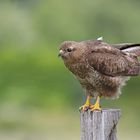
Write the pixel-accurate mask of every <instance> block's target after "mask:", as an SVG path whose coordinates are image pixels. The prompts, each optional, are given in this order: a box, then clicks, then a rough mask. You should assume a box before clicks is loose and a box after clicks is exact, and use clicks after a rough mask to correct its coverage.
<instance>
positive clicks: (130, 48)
mask: <svg viewBox="0 0 140 140" xmlns="http://www.w3.org/2000/svg"><path fill="white" fill-rule="evenodd" d="M112 46H113V47H115V48H117V49H120V50H122V51H124V52H130V53H134V54H135V55H136V56H140V43H121V44H113V45H112Z"/></svg>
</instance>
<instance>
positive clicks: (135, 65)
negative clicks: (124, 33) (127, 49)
mask: <svg viewBox="0 0 140 140" xmlns="http://www.w3.org/2000/svg"><path fill="white" fill-rule="evenodd" d="M87 61H88V64H89V65H90V66H91V67H93V68H94V69H95V70H97V71H99V72H100V73H102V74H105V75H108V76H130V75H131V76H132V75H138V74H139V72H140V63H139V62H138V60H137V59H136V58H135V57H132V56H129V55H127V54H125V53H123V52H122V51H121V50H118V49H115V48H111V47H107V46H105V48H104V47H103V46H102V47H101V48H98V49H94V50H92V51H91V53H89V54H88V56H87Z"/></svg>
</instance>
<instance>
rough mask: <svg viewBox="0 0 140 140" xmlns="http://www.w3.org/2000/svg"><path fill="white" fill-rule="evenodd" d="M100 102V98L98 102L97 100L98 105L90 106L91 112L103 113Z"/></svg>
mask: <svg viewBox="0 0 140 140" xmlns="http://www.w3.org/2000/svg"><path fill="white" fill-rule="evenodd" d="M99 101H100V97H99V96H98V97H97V100H96V103H95V104H94V105H92V106H90V110H91V111H94V110H99V111H101V107H100V104H99Z"/></svg>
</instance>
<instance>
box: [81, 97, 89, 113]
mask: <svg viewBox="0 0 140 140" xmlns="http://www.w3.org/2000/svg"><path fill="white" fill-rule="evenodd" d="M89 108H90V95H87V99H86V102H85V104H84V105H82V106H81V107H80V108H79V110H82V111H85V110H88V109H89Z"/></svg>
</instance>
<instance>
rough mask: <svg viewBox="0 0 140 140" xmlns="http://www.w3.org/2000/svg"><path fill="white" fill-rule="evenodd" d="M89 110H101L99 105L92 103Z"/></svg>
mask: <svg viewBox="0 0 140 140" xmlns="http://www.w3.org/2000/svg"><path fill="white" fill-rule="evenodd" d="M90 110H91V111H94V110H98V111H101V110H102V109H101V107H100V106H99V105H93V106H92V107H91V108H90Z"/></svg>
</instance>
